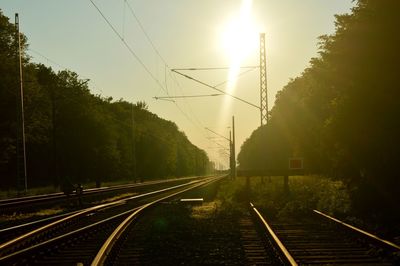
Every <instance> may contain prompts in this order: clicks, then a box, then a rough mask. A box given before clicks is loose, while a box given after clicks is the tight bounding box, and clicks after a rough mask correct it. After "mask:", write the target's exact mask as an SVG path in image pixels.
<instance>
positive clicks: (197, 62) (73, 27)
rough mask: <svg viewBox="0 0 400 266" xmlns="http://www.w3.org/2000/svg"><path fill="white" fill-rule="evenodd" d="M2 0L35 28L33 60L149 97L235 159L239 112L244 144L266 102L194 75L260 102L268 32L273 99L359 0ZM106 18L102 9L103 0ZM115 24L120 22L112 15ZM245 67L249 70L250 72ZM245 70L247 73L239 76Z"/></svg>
mask: <svg viewBox="0 0 400 266" xmlns="http://www.w3.org/2000/svg"><path fill="white" fill-rule="evenodd" d="M92 1H93V2H92ZM92 1H91V0H68V1H66V0H57V1H55V0H41V1H32V0H0V8H1V9H2V11H3V13H4V15H6V16H7V17H9V18H10V21H11V22H14V14H15V13H19V19H20V30H21V32H23V33H24V34H25V35H26V36H27V37H28V42H29V51H28V54H29V55H30V56H31V57H32V61H34V62H40V63H43V64H45V65H48V66H51V67H52V68H53V69H54V70H55V71H59V70H62V69H65V68H67V69H70V70H72V71H74V72H76V73H78V74H79V76H80V77H81V78H82V79H90V82H89V86H90V89H91V91H92V92H93V93H94V94H100V95H102V96H104V97H113V99H115V100H119V99H121V98H122V99H124V100H127V101H130V102H137V101H145V102H146V103H147V104H148V106H149V110H150V111H151V112H154V113H156V114H157V115H158V116H160V117H161V118H164V119H166V120H170V121H173V122H175V123H176V124H177V125H178V127H179V129H180V130H181V131H184V132H185V134H186V135H187V136H188V138H189V140H190V141H191V142H192V143H193V144H195V145H196V146H198V147H199V148H202V149H204V150H205V151H206V152H207V153H208V155H209V157H210V159H211V160H213V161H215V162H216V163H217V165H225V167H226V166H227V165H228V158H227V156H226V152H225V151H223V150H221V147H226V149H227V148H228V142H227V141H226V140H224V139H223V138H220V137H218V136H217V135H216V134H214V133H212V132H211V131H209V130H207V129H206V128H208V129H211V130H212V131H214V132H216V133H218V134H220V135H223V136H225V137H226V138H229V132H230V130H232V126H231V124H232V117H233V116H234V117H235V129H236V130H235V135H236V153H238V152H239V150H240V147H241V145H242V144H243V142H244V141H245V140H246V139H247V138H249V137H250V135H251V133H252V132H253V131H254V130H255V129H256V128H257V127H259V126H260V111H259V109H257V108H255V107H254V106H251V105H248V104H245V103H243V102H241V101H238V100H235V99H233V98H231V97H229V96H226V95H224V96H221V95H220V96H209V97H196V98H175V99H173V100H174V102H172V101H171V100H169V101H168V100H156V99H154V97H165V96H170V97H174V96H182V95H185V96H191V95H210V94H215V93H217V92H216V91H214V90H212V89H210V88H208V87H206V86H204V85H201V84H198V83H196V82H194V81H193V80H190V79H187V78H185V77H183V76H181V75H179V74H177V73H175V72H173V71H172V70H173V69H181V68H208V67H209V68H215V67H227V69H220V70H196V71H193V70H191V71H181V72H182V73H185V74H186V75H189V76H191V77H193V78H196V79H198V80H200V81H202V82H204V83H206V84H209V85H212V86H215V85H218V84H221V83H222V85H220V86H218V87H217V88H219V89H221V90H224V91H228V92H229V93H231V94H233V95H235V96H237V97H240V98H242V99H244V100H246V101H248V102H250V103H252V104H254V105H256V106H259V105H260V84H259V83H260V82H259V80H260V72H259V69H258V68H255V69H245V68H240V67H244V66H258V65H259V33H260V32H264V33H265V34H266V42H265V45H266V60H267V90H268V105H269V109H271V108H272V106H273V104H274V101H275V95H276V93H277V91H279V90H281V89H282V88H283V87H284V86H285V85H286V84H287V83H288V82H289V81H290V79H291V78H295V77H297V76H299V75H301V73H302V71H303V70H304V69H305V68H306V67H308V66H309V61H310V59H311V58H312V57H316V56H318V36H321V35H324V34H332V33H334V30H335V25H334V21H335V18H334V15H335V14H344V13H349V12H351V8H352V7H353V6H354V5H355V3H354V2H353V1H352V0H335V1H332V0H302V1H299V0H201V1H200V0H168V1H166V0H141V1H139V0H113V1H107V0H92ZM96 7H97V8H98V9H99V10H100V11H101V13H102V14H103V15H104V17H105V18H103V17H102V15H101V14H100V12H99V11H98V10H97V8H96ZM106 20H107V21H108V22H109V23H110V24H111V26H110V25H109V24H108V23H107V22H106ZM243 72H245V73H244V74H241V75H240V73H243ZM238 75H240V76H239V77H238Z"/></svg>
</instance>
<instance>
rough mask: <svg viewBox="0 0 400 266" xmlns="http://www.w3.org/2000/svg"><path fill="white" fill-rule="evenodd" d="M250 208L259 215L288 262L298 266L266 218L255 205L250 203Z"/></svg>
mask: <svg viewBox="0 0 400 266" xmlns="http://www.w3.org/2000/svg"><path fill="white" fill-rule="evenodd" d="M250 207H251V209H252V210H253V211H254V212H255V213H256V214H257V216H258V218H259V219H260V221H261V222H262V223H263V224H264V226H265V228H266V229H267V231H268V233H269V235H270V236H271V237H272V239H273V241H274V242H275V243H276V245H277V246H278V248H279V250H280V252H281V253H282V254H283V255H284V256H285V258H286V260H287V262H288V263H289V264H290V265H292V266H297V265H298V264H297V262H296V261H295V260H294V258H293V257H292V255H291V254H290V253H289V251H288V250H287V249H286V247H285V246H284V245H283V244H282V242H281V241H280V240H279V238H278V236H277V235H276V234H275V232H274V231H273V230H272V228H271V226H270V225H269V224H268V223H267V221H266V220H265V219H264V217H263V216H262V215H261V213H260V212H259V211H258V210H257V209H256V207H255V206H254V204H253V203H251V202H250Z"/></svg>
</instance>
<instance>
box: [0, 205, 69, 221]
mask: <svg viewBox="0 0 400 266" xmlns="http://www.w3.org/2000/svg"><path fill="white" fill-rule="evenodd" d="M64 211H65V209H62V208H59V207H57V208H52V209H45V210H40V211H37V212H31V213H13V214H2V215H0V222H6V221H18V220H25V219H29V218H33V217H47V216H51V215H56V214H60V213H63V212H64Z"/></svg>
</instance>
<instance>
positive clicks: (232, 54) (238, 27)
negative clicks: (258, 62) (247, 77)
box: [221, 0, 259, 92]
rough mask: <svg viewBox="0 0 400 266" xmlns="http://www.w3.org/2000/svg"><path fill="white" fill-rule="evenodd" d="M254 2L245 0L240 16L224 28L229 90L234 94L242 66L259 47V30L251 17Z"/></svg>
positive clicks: (223, 40)
mask: <svg viewBox="0 0 400 266" xmlns="http://www.w3.org/2000/svg"><path fill="white" fill-rule="evenodd" d="M252 4H253V2H252V0H243V1H242V4H241V8H240V13H239V15H238V16H236V17H233V18H231V19H230V20H229V21H228V22H227V23H226V24H225V25H224V27H223V30H222V34H221V44H222V49H223V50H224V51H225V53H226V54H227V56H228V57H229V60H230V70H229V74H228V85H227V90H228V91H229V92H232V91H233V89H234V86H235V83H236V77H237V75H238V74H239V70H240V66H241V64H242V62H243V60H244V59H246V58H247V57H248V56H249V55H250V54H251V53H252V52H254V51H255V50H256V49H257V47H258V36H259V33H258V30H257V27H256V25H255V23H254V21H253V19H252V16H251V8H252Z"/></svg>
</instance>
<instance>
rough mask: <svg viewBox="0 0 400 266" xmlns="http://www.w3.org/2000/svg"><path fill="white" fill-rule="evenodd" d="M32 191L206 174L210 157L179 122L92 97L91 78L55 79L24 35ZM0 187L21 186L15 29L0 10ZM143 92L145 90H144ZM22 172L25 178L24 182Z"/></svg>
mask: <svg viewBox="0 0 400 266" xmlns="http://www.w3.org/2000/svg"><path fill="white" fill-rule="evenodd" d="M21 40H22V48H23V74H24V79H23V80H24V82H23V86H24V115H25V133H26V156H27V173H28V186H30V187H32V186H39V185H50V184H52V185H56V186H57V185H60V184H62V183H63V182H65V180H69V181H70V182H75V183H77V182H88V181H95V180H97V181H104V180H118V179H131V180H134V179H137V180H145V179H148V178H163V177H167V176H178V177H179V176H187V175H201V174H205V173H206V172H207V171H209V170H210V167H211V164H210V162H209V159H208V157H207V154H206V153H205V152H204V151H203V150H200V149H199V148H197V147H196V146H194V145H193V144H192V143H190V141H189V140H188V138H187V137H186V135H185V134H184V133H183V132H181V131H179V129H178V128H177V126H176V124H175V123H173V122H170V121H166V120H164V119H161V118H159V117H158V116H157V115H155V114H153V113H151V112H149V111H148V110H147V105H146V104H145V103H144V102H137V103H136V104H132V103H129V102H126V101H123V100H119V101H113V100H112V98H104V97H102V96H100V95H93V94H92V93H91V92H90V91H89V88H88V84H87V80H83V79H81V78H79V76H78V75H77V74H76V73H74V72H71V71H67V70H64V71H59V72H58V73H55V72H54V71H53V70H52V69H51V68H50V67H46V66H45V65H42V64H35V63H33V62H31V61H30V58H29V56H28V55H27V54H26V50H27V40H26V37H25V36H23V35H21ZM0 62H1V64H0V176H1V182H0V186H1V187H2V188H6V189H8V188H15V187H17V186H19V188H21V186H22V184H23V183H22V182H21V181H22V180H21V178H23V172H22V171H23V168H22V165H23V161H22V158H23V156H22V148H21V147H22V141H21V140H22V138H21V132H22V131H21V120H20V115H21V113H20V110H19V109H20V105H19V102H20V101H19V91H18V90H19V68H18V57H17V43H16V30H15V26H14V25H13V24H11V23H10V22H9V19H8V18H7V17H5V16H4V15H3V14H2V12H1V10H0ZM138 89H139V88H138ZM18 172H19V176H20V178H17V174H18Z"/></svg>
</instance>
